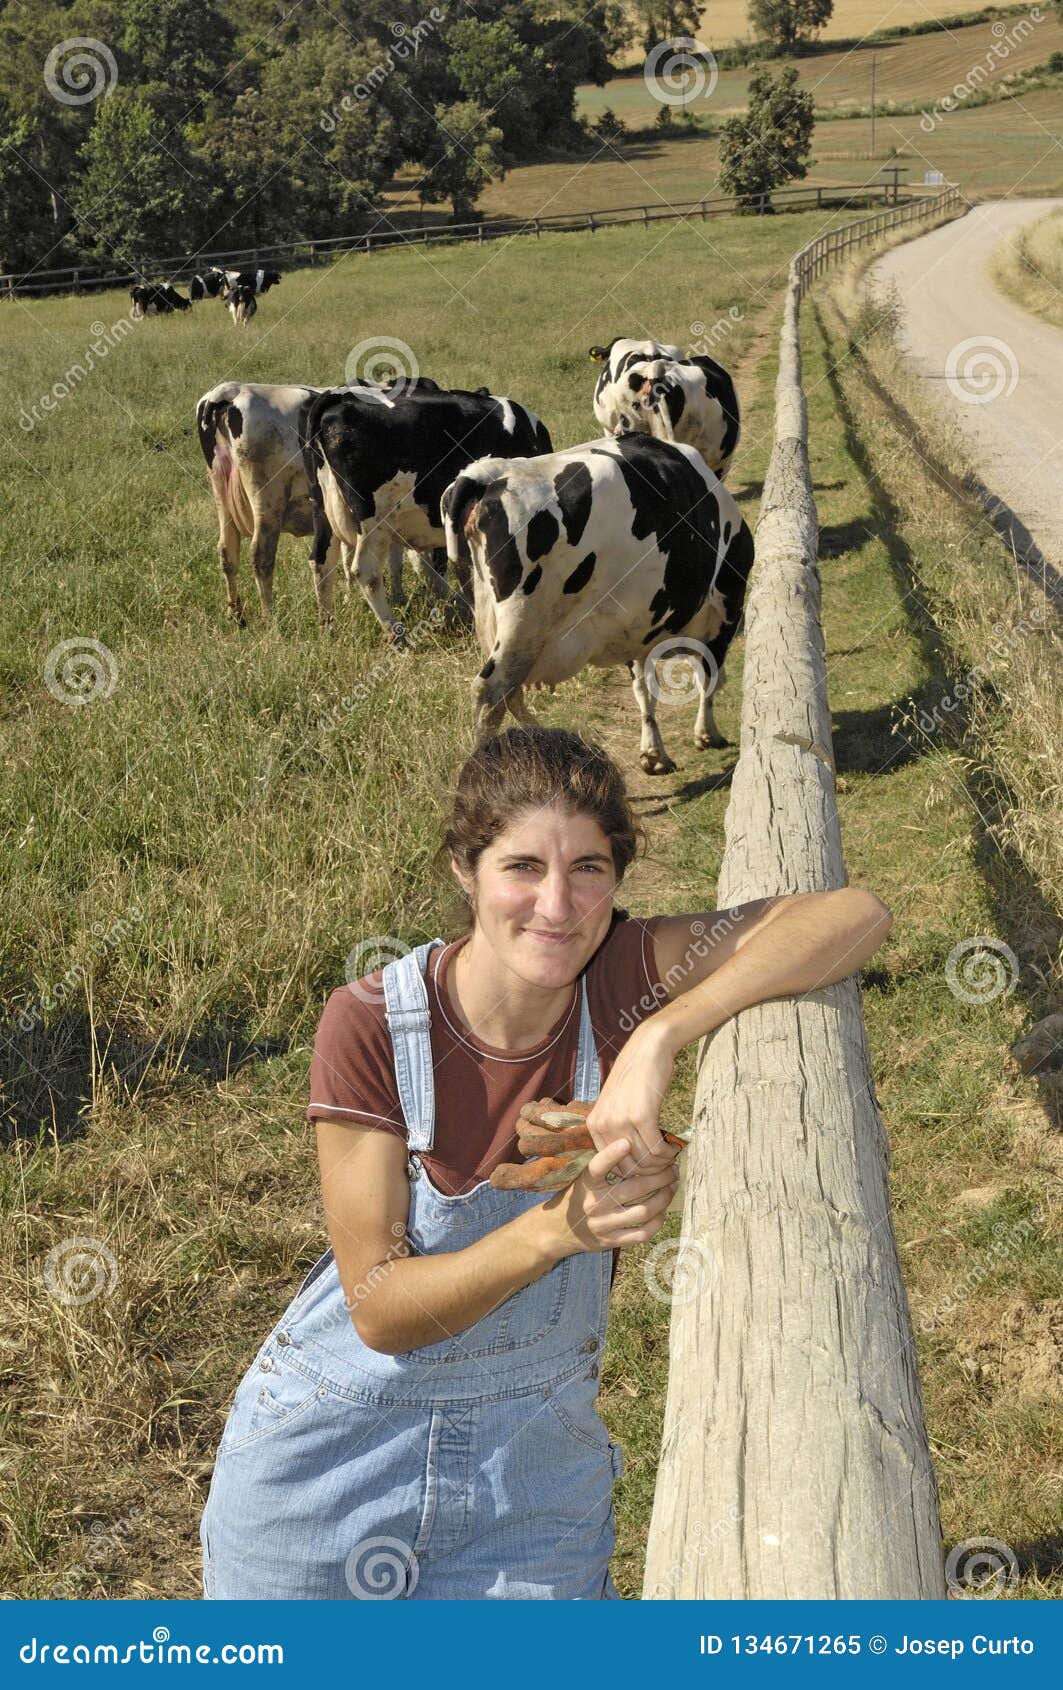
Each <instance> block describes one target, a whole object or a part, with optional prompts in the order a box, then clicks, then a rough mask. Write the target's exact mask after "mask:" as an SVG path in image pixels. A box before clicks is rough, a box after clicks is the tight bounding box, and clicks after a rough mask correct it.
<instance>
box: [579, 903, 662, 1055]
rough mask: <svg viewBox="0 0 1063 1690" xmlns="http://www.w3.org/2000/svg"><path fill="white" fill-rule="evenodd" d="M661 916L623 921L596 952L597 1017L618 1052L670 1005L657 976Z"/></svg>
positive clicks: (591, 985) (593, 989) (592, 979)
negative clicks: (656, 942)
mask: <svg viewBox="0 0 1063 1690" xmlns="http://www.w3.org/2000/svg"><path fill="white" fill-rule="evenodd" d="M660 920H661V917H660V916H656V915H655V916H648V917H647V918H645V919H643V918H642V917H641V916H627V917H626V918H625V919H623V920H621V921H617V922H616V923H615V925H614V926H613V928H612V931H611V932H610V933H609V934H608V935H607V937H606V938H605V939H604V940H603V942H602V944H601V947H600V948H599V950H598V951H596V952H595V955H594V957H593V958H592V960H591V965H590V969H589V970H588V976H589V978H588V989H589V991H590V994H591V1014H592V1018H593V1020H594V1027H595V1032H596V1033H597V1032H598V1030H599V1028H600V1029H601V1031H602V1033H603V1034H604V1035H605V1036H606V1038H607V1039H608V1040H609V1042H610V1045H611V1046H612V1048H613V1049H614V1050H615V1049H616V1048H618V1047H619V1045H621V1044H623V1043H624V1041H625V1039H626V1038H627V1037H628V1035H629V1034H630V1033H632V1032H633V1031H634V1029H635V1028H636V1027H637V1026H638V1024H639V1022H640V1021H645V1020H646V1019H647V1018H648V1017H649V1016H651V1015H653V1014H654V1013H655V1012H656V1011H657V1010H658V1009H660V1008H661V1006H662V1004H664V1003H665V1002H666V1001H667V998H668V993H667V991H666V989H665V988H664V986H662V984H661V979H660V976H659V974H658V973H657V961H656V957H655V954H654V948H653V934H654V929H655V928H656V927H657V924H658V923H659V922H660Z"/></svg>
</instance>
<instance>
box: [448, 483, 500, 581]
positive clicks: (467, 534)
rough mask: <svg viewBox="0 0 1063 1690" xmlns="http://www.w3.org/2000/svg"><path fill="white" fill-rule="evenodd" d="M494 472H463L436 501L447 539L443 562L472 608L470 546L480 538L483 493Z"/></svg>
mask: <svg viewBox="0 0 1063 1690" xmlns="http://www.w3.org/2000/svg"><path fill="white" fill-rule="evenodd" d="M497 473H498V472H497V468H494V469H489V470H484V471H477V470H476V469H475V467H473V468H471V469H466V470H463V471H462V473H461V474H460V475H459V476H457V477H456V478H455V479H454V480H453V481H452V482H451V484H450V486H449V487H448V488H447V489H446V491H445V492H444V494H443V497H442V499H441V500H440V510H441V512H442V516H443V532H444V533H445V535H446V537H447V561H448V562H449V564H450V566H451V568H452V569H453V571H454V576H455V579H456V580H457V583H458V589H459V591H460V593H461V596H462V598H463V599H464V600H465V602H466V604H467V605H468V606H469V608H470V610H471V609H473V608H474V592H473V581H472V542H474V541H475V540H476V539H479V538H482V536H481V535H480V534H479V530H478V529H477V527H476V519H477V517H478V515H479V512H480V500H481V498H482V497H483V493H484V489H485V488H486V487H487V486H489V484H490V483H491V482H492V481H494V480H496V478H497Z"/></svg>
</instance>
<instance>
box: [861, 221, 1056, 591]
mask: <svg viewBox="0 0 1063 1690" xmlns="http://www.w3.org/2000/svg"><path fill="white" fill-rule="evenodd" d="M1061 205H1063V200H1048V199H1041V200H997V201H994V202H990V203H986V204H984V205H978V206H975V207H974V208H973V209H972V210H971V211H969V212H968V213H967V215H966V216H965V217H962V218H958V219H955V220H954V221H953V222H951V223H945V224H942V226H941V227H940V228H939V229H934V230H932V231H931V233H930V234H928V235H922V236H920V238H919V239H918V240H914V241H908V242H907V243H905V244H904V245H903V246H899V247H895V248H894V250H893V251H892V252H889V253H887V254H886V255H885V256H884V257H883V258H881V259H879V260H878V262H877V263H876V264H875V265H874V266H873V269H872V275H873V276H874V277H875V278H876V279H879V278H881V279H882V280H887V279H892V280H894V281H896V283H897V285H898V288H899V289H900V293H901V298H902V299H903V301H904V304H905V309H906V321H905V324H904V328H903V330H902V344H905V345H906V349H907V351H908V352H909V354H910V357H911V359H912V362H913V365H914V367H915V369H916V370H917V372H918V373H919V374H921V375H922V376H923V377H924V378H925V380H926V381H927V383H928V384H929V385H930V386H931V387H932V389H933V391H934V395H935V397H939V398H940V401H941V402H942V403H945V404H948V405H949V406H950V409H951V412H952V414H953V416H954V417H955V418H956V421H957V422H958V423H959V425H960V428H961V429H962V431H963V433H964V434H965V436H966V438H967V440H968V442H969V446H970V453H971V461H972V463H973V465H974V468H975V469H976V471H977V472H978V474H979V475H980V476H981V478H982V481H983V483H984V488H985V491H986V492H987V493H988V495H989V496H990V505H991V508H992V507H993V505H994V504H995V507H996V508H995V510H994V521H995V522H996V523H997V526H998V527H1001V528H1002V529H1004V531H1005V532H1007V531H1009V530H1010V532H1011V533H1012V534H1013V536H1014V539H1015V546H1016V550H1017V552H1018V553H1019V555H1020V556H1022V555H1023V553H1024V552H1025V553H1026V555H1027V558H1028V562H1029V564H1030V566H1031V568H1032V569H1033V570H1034V571H1035V572H1036V573H1037V575H1038V577H1039V578H1040V576H1041V573H1042V564H1043V565H1044V568H1045V572H1046V574H1047V575H1048V577H1049V586H1050V588H1051V587H1052V577H1053V576H1055V591H1054V592H1053V596H1054V597H1057V598H1058V597H1059V594H1060V589H1061V588H1063V329H1057V328H1054V327H1053V326H1052V325H1051V324H1050V323H1046V322H1044V321H1043V320H1042V319H1041V318H1039V317H1034V316H1032V315H1030V313H1028V312H1026V311H1024V310H1023V309H1022V307H1021V306H1018V305H1014V304H1012V302H1011V300H1010V299H1007V298H1006V297H1005V296H1004V295H1003V294H1002V293H1000V292H999V291H998V290H997V288H996V287H994V285H993V282H992V280H991V279H990V275H989V261H990V257H991V254H992V252H993V248H994V247H995V246H996V244H997V242H998V241H999V240H1002V239H1003V238H1004V237H1005V236H1006V235H1008V234H1010V233H1011V231H1012V230H1013V229H1017V228H1019V227H1020V226H1021V225H1022V224H1023V223H1028V222H1032V221H1034V220H1036V219H1037V218H1039V217H1043V216H1045V215H1046V214H1047V213H1048V212H1049V211H1051V210H1053V209H1054V208H1055V207H1058V206H1061Z"/></svg>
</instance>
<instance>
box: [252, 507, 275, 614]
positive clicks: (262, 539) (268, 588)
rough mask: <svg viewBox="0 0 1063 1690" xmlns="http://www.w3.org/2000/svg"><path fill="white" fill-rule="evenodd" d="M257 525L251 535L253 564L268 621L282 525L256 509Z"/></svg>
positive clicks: (271, 612) (271, 608)
mask: <svg viewBox="0 0 1063 1690" xmlns="http://www.w3.org/2000/svg"><path fill="white" fill-rule="evenodd" d="M254 514H255V526H254V531H253V533H252V535H251V564H252V567H253V569H254V571H255V583H256V585H257V587H258V596H259V599H260V601H261V604H262V615H263V616H264V617H265V619H266V621H267V622H268V621H269V619H270V617H271V616H272V614H273V568H274V565H275V564H276V561H277V541H278V540H279V539H280V527H279V525H278V523H277V522H275V521H274V520H273V518H272V517H270V516H267V514H266V513H265V512H264V511H262V510H259V509H258V508H256V509H255V513H254Z"/></svg>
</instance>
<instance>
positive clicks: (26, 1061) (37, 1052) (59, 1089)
mask: <svg viewBox="0 0 1063 1690" xmlns="http://www.w3.org/2000/svg"><path fill="white" fill-rule="evenodd" d="M94 1032H95V1040H94V1038H93V1033H94ZM289 1044H290V1041H289V1040H286V1039H284V1040H282V1039H252V1038H250V1037H249V1036H248V1034H247V1031H246V1029H245V1027H244V1026H243V1025H242V1024H241V1022H240V1020H239V1019H237V1018H236V1017H229V1016H227V1015H225V1014H222V1015H219V1016H217V1017H215V1018H214V1019H213V1020H211V1021H208V1022H205V1023H204V1025H203V1026H202V1027H199V1028H197V1029H196V1030H195V1031H193V1032H189V1033H187V1034H184V1035H180V1036H178V1035H173V1034H171V1035H168V1036H165V1037H161V1038H158V1039H149V1038H145V1037H144V1036H143V1035H142V1034H137V1033H131V1032H128V1031H125V1030H123V1029H120V1028H116V1027H112V1028H108V1027H105V1026H97V1027H96V1028H95V1029H93V1027H92V1025H91V1023H90V1021H89V1017H88V1016H87V1015H86V1014H85V1013H84V1012H69V1013H67V1014H63V1015H59V1016H58V1017H57V1018H56V1019H55V1020H54V1021H53V1022H51V1023H50V1024H49V1025H47V1026H45V1025H44V1024H43V1023H38V1024H37V1025H36V1026H34V1027H33V1029H32V1030H31V1031H29V1032H27V1031H25V1030H24V1027H23V1026H22V1025H20V1023H19V1022H18V1021H8V1022H7V1023H6V1024H5V1025H4V1026H3V1027H2V1028H0V1096H2V1098H3V1117H2V1119H0V1140H3V1141H7V1142H10V1141H11V1140H12V1139H15V1138H32V1137H36V1136H37V1135H38V1134H40V1133H48V1134H54V1136H55V1137H56V1138H57V1139H68V1138H76V1137H78V1136H80V1132H81V1122H82V1116H83V1115H84V1114H85V1112H86V1111H87V1109H88V1108H89V1107H90V1105H91V1103H92V1098H93V1092H94V1089H95V1090H96V1091H97V1092H98V1091H99V1089H100V1087H101V1086H107V1087H108V1088H113V1089H116V1090H118V1091H119V1092H120V1093H121V1094H123V1095H127V1096H134V1095H135V1094H136V1092H137V1090H138V1088H139V1087H141V1086H142V1085H143V1084H144V1081H145V1080H146V1079H147V1078H148V1076H149V1075H150V1074H151V1073H152V1070H155V1071H156V1073H157V1075H158V1078H159V1081H160V1082H162V1081H164V1080H165V1081H167V1082H169V1081H171V1080H172V1079H173V1078H174V1077H175V1076H176V1075H178V1074H189V1075H195V1076H197V1077H198V1078H200V1079H204V1080H207V1081H208V1082H211V1083H213V1084H218V1083H220V1082H221V1081H223V1080H225V1079H227V1078H228V1077H229V1076H230V1075H232V1074H235V1073H236V1072H238V1070H239V1069H241V1068H243V1067H244V1066H245V1065H246V1064H247V1063H249V1062H261V1061H268V1060H269V1059H270V1058H271V1057H274V1056H281V1055H283V1054H284V1053H285V1052H286V1051H287V1050H288V1048H289Z"/></svg>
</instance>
